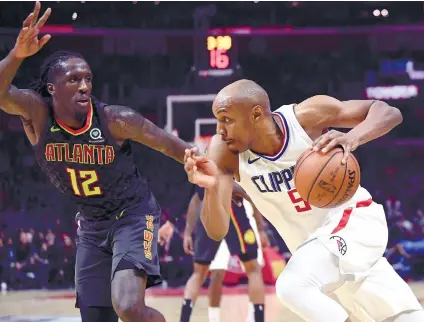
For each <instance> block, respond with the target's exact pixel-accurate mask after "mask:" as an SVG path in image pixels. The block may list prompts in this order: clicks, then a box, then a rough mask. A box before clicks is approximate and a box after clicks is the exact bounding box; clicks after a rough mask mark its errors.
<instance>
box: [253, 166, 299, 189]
mask: <svg viewBox="0 0 424 322" xmlns="http://www.w3.org/2000/svg"><path fill="white" fill-rule="evenodd" d="M293 173H294V166H292V167H290V168H288V169H283V170H281V171H273V172H269V173H267V174H264V175H259V176H253V177H251V180H252V183H253V184H254V185H255V186H256V188H257V189H258V191H259V192H260V193H267V192H281V191H290V190H292V189H293V188H294V184H293V178H294V176H293Z"/></svg>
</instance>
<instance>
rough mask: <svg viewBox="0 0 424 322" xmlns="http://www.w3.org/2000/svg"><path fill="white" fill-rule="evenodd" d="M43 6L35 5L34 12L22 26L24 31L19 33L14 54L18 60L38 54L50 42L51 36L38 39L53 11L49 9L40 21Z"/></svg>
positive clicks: (38, 3)
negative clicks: (39, 16)
mask: <svg viewBox="0 0 424 322" xmlns="http://www.w3.org/2000/svg"><path fill="white" fill-rule="evenodd" d="M40 9H41V4H40V2H38V1H37V2H36V3H35V7H34V11H33V12H31V13H30V14H29V16H28V17H27V18H26V19H25V21H24V22H23V24H22V29H21V31H20V32H19V35H18V39H17V40H16V44H15V47H14V48H13V53H14V55H15V56H16V57H18V58H26V57H29V56H32V55H34V54H35V53H37V52H38V51H39V50H40V49H41V48H43V46H44V45H45V44H46V43H47V42H48V41H49V40H50V38H51V36H50V35H49V34H47V35H44V36H43V37H42V38H41V39H38V34H39V33H40V29H41V28H42V27H43V26H44V24H45V23H46V21H47V19H48V18H49V16H50V13H51V9H50V8H48V9H47V10H46V12H45V13H44V15H43V16H42V17H41V18H40V19H38V15H39V14H40Z"/></svg>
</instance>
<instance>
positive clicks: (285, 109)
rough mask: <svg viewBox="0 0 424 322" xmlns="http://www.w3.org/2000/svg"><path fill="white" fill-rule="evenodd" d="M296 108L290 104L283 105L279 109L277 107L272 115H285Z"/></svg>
mask: <svg viewBox="0 0 424 322" xmlns="http://www.w3.org/2000/svg"><path fill="white" fill-rule="evenodd" d="M294 106H296V103H291V104H284V105H281V106H280V107H278V108H277V109H276V110H274V112H273V113H282V114H284V113H286V112H288V111H290V110H293V107H294Z"/></svg>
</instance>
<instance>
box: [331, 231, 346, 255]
mask: <svg viewBox="0 0 424 322" xmlns="http://www.w3.org/2000/svg"><path fill="white" fill-rule="evenodd" d="M330 240H334V241H335V242H336V243H337V248H338V249H339V252H340V254H342V255H344V254H346V252H347V245H346V242H345V240H344V239H343V238H341V237H340V236H331V237H330Z"/></svg>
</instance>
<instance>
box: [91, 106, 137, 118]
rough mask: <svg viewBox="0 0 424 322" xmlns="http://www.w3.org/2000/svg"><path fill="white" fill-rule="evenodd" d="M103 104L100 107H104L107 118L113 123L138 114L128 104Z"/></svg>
mask: <svg viewBox="0 0 424 322" xmlns="http://www.w3.org/2000/svg"><path fill="white" fill-rule="evenodd" d="M101 104H103V106H100V104H99V108H102V109H103V111H104V114H105V116H106V119H107V120H108V121H109V122H112V123H113V122H117V121H119V120H124V119H126V118H129V117H132V116H135V115H136V112H135V111H134V110H133V109H132V108H130V107H128V106H123V105H108V104H106V103H101Z"/></svg>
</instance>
